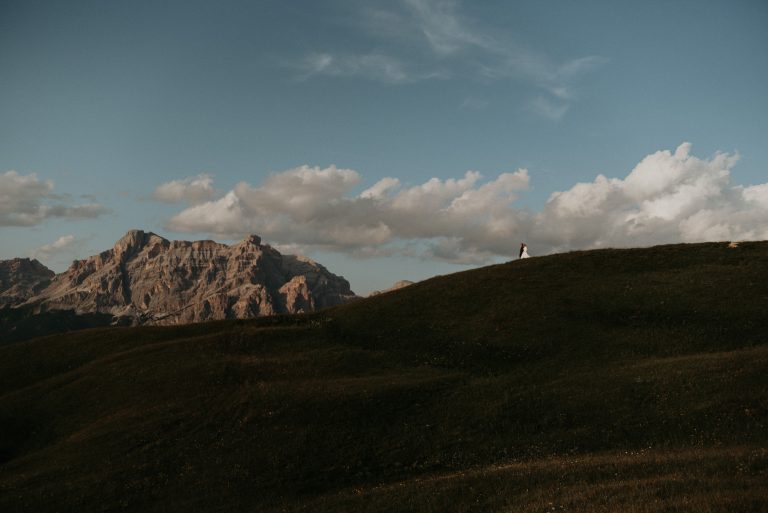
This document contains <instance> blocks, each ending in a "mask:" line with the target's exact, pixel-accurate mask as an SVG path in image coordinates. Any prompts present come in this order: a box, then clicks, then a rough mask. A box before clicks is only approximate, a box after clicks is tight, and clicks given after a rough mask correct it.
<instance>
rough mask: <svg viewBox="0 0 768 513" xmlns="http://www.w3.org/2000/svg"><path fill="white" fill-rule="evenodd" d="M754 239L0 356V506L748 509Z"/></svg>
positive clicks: (758, 444)
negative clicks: (308, 312) (296, 313)
mask: <svg viewBox="0 0 768 513" xmlns="http://www.w3.org/2000/svg"><path fill="white" fill-rule="evenodd" d="M767 276H768V243H743V244H741V245H740V246H739V247H738V248H728V247H727V244H696V245H678V246H664V247H657V248H648V249H636V250H603V251H590V252H579V253H570V254H564V255H555V256H552V257H543V258H531V259H528V260H524V261H514V262H510V263H507V264H503V265H498V266H492V267H487V268H483V269H478V270H475V271H468V272H465V273H459V274H454V275H450V276H444V277H439V278H435V279H432V280H427V281H425V282H420V283H417V284H414V285H411V286H409V287H407V288H405V289H402V290H400V291H395V292H392V293H388V294H382V295H378V296H376V297H373V298H369V299H365V300H360V301H357V302H354V303H350V304H346V305H342V306H339V307H335V308H332V309H329V310H325V311H323V312H318V313H315V314H311V315H302V316H278V317H270V318H260V319H253V320H248V321H220V322H213V323H202V324H194V325H187V326H173V327H141V328H122V329H117V328H113V329H97V330H87V331H83V332H78V333H70V334H65V335H58V336H54V337H48V338H42V339H36V340H32V341H28V342H22V343H17V344H12V345H8V346H6V347H3V348H0V430H2V432H0V441H1V442H0V462H2V463H0V509H1V510H2V511H95V510H99V511H125V510H128V511H190V510H194V511H275V512H277V511H313V512H315V511H419V512H430V511H434V512H438V511H491V512H493V511H498V512H502V511H510V510H512V511H561V510H566V511H617V510H621V511H628V512H634V511H636V512H641V511H642V512H648V511H678V510H687V511H705V512H706V511H710V512H712V511H722V512H725V511H763V510H765V509H766V506H768V485H766V483H768V450H766V447H768V381H767V380H766V379H765V376H766V371H767V370H768V344H767V343H766V342H768V341H767V340H766V335H765V334H766V333H768V321H766V316H765V314H764V312H765V311H766V306H768V282H767V281H766V279H765V278H766V277H767Z"/></svg>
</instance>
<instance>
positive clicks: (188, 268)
mask: <svg viewBox="0 0 768 513" xmlns="http://www.w3.org/2000/svg"><path fill="white" fill-rule="evenodd" d="M355 297H356V296H355V294H354V293H353V292H352V291H351V290H350V288H349V282H347V280H345V279H344V278H341V277H339V276H336V275H334V274H332V273H330V272H329V271H328V270H327V269H326V268H325V267H323V266H322V265H320V264H318V263H316V262H313V261H312V260H309V259H304V258H302V257H297V256H292V255H281V254H280V253H279V252H278V251H277V250H275V249H274V248H272V247H270V246H268V245H262V244H261V239H260V238H259V237H257V236H255V235H252V236H250V237H248V238H246V239H245V240H243V241H241V242H239V243H238V244H234V245H232V246H227V245H225V244H218V243H216V242H213V241H195V242H188V241H169V240H167V239H164V238H163V237H160V236H158V235H156V234H154V233H151V232H143V231H141V230H132V231H129V232H128V233H126V234H125V235H124V236H123V237H122V238H121V239H120V240H118V241H117V243H116V244H115V246H114V247H113V248H112V249H110V250H107V251H104V252H102V253H100V254H98V255H94V256H91V257H89V258H86V259H85V260H79V261H75V262H73V264H72V266H71V267H70V268H69V269H67V270H66V271H65V272H63V273H61V274H59V275H56V277H55V278H54V279H53V280H52V281H51V283H50V285H48V286H47V287H46V288H45V289H44V290H42V291H40V292H39V293H38V294H37V295H35V296H33V297H31V298H30V299H29V300H28V301H27V302H26V305H27V306H31V307H33V308H34V309H35V311H38V312H44V311H51V310H75V311H77V312H78V313H92V312H101V313H110V314H112V315H115V316H117V317H125V318H128V319H129V320H130V322H132V323H134V324H183V323H189V322H198V321H205V320H212V319H232V318H248V317H256V316H262V315H272V314H279V313H301V312H309V311H312V310H315V309H318V308H324V307H327V306H333V305H337V304H339V303H343V302H345V301H347V300H350V299H352V298H355Z"/></svg>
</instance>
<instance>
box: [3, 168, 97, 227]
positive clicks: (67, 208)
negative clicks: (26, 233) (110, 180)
mask: <svg viewBox="0 0 768 513" xmlns="http://www.w3.org/2000/svg"><path fill="white" fill-rule="evenodd" d="M107 212H109V209H107V208H106V207H104V206H102V205H99V204H98V203H88V204H85V205H69V204H68V197H67V196H66V195H61V194H55V193H54V192H53V182H52V181H50V180H45V181H41V180H39V179H38V178H37V175H36V174H35V173H32V174H29V175H20V174H19V173H17V172H16V171H7V172H5V173H3V174H0V226H35V225H38V224H40V223H42V222H43V221H45V220H46V219H50V218H65V219H88V218H94V217H98V216H100V215H102V214H105V213H107Z"/></svg>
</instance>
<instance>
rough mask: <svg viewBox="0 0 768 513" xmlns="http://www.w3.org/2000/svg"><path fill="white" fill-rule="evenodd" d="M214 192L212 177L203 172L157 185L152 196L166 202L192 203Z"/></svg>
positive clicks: (201, 200)
mask: <svg viewBox="0 0 768 513" xmlns="http://www.w3.org/2000/svg"><path fill="white" fill-rule="evenodd" d="M215 194H216V191H214V189H213V177H212V176H211V175H208V174H205V173H203V174H200V175H197V176H193V177H190V178H184V179H182V180H173V181H170V182H167V183H164V184H161V185H158V186H157V188H156V189H155V192H154V193H153V194H152V198H154V199H155V200H157V201H163V202H166V203H181V202H184V203H189V204H191V205H194V204H197V203H202V202H204V201H207V200H209V199H211V198H212V197H213V196H214V195H215Z"/></svg>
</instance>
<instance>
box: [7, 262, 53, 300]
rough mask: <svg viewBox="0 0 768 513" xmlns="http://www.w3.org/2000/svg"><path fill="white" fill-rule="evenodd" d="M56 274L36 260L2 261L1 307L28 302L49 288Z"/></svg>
mask: <svg viewBox="0 0 768 513" xmlns="http://www.w3.org/2000/svg"><path fill="white" fill-rule="evenodd" d="M55 274H56V273H54V272H53V271H51V270H50V269H48V268H47V267H46V266H44V265H43V264H41V263H40V262H38V261H37V260H35V259H30V258H14V259H11V260H0V305H3V304H13V303H20V302H23V301H26V300H27V299H29V298H30V297H32V296H34V295H35V294H37V293H38V292H40V291H41V290H42V289H44V288H45V287H47V286H48V284H49V283H51V279H53V277H54V275H55Z"/></svg>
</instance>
